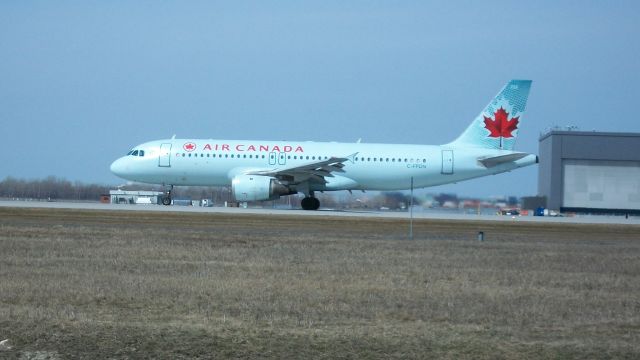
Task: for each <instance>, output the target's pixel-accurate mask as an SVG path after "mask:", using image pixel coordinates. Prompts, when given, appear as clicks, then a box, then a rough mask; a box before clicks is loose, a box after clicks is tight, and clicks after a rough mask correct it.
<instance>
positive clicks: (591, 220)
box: [0, 200, 640, 225]
mask: <svg viewBox="0 0 640 360" xmlns="http://www.w3.org/2000/svg"><path fill="white" fill-rule="evenodd" d="M0 207H18V208H20V207H22V208H24V207H27V208H47V209H79V210H114V211H157V212H181V213H185V212H186V213H211V214H238V215H241V214H252V215H260V214H262V215H282V216H321V217H331V216H335V217H354V218H362V217H366V218H395V219H402V218H406V219H407V220H408V219H409V216H410V215H409V212H407V211H404V212H396V211H376V210H332V209H320V210H318V211H306V210H298V209H272V208H256V207H249V208H235V207H199V206H161V205H130V204H103V203H98V202H64V201H52V202H46V201H15V200H13V201H12V200H1V201H0ZM413 218H414V219H439V220H465V221H469V220H471V221H474V220H477V221H505V222H548V223H570V224H635V225H640V217H637V216H630V217H629V218H625V217H624V216H608V215H575V216H571V217H541V216H501V215H476V214H461V213H450V212H443V211H437V210H431V211H429V210H427V211H414V212H413Z"/></svg>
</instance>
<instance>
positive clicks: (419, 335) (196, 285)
mask: <svg viewBox="0 0 640 360" xmlns="http://www.w3.org/2000/svg"><path fill="white" fill-rule="evenodd" d="M407 229H408V225H407V222H406V221H404V220H398V219H373V218H372V219H369V218H355V219H354V218H338V217H330V216H327V217H315V216H314V217H306V216H304V217H295V216H273V215H264V216H258V215H247V216H238V215H224V214H194V213H171V212H124V211H123V212H120V211H83V210H59V209H17V208H1V209H0V340H4V339H8V341H7V342H6V343H4V344H5V346H4V347H2V348H0V358H10V359H11V358H16V359H67V358H111V359H130V358H169V359H180V358H186V359H190V358H205V359H208V358H325V359H342V358H450V359H463V358H473V359H500V358H505V359H530V358H576V359H584V358H598V359H600V358H630V359H631V358H636V359H637V358H640V227H639V226H632V225H628V226H625V225H573V224H558V223H553V224H549V223H519V222H515V221H514V222H479V221H478V222H476V221H443V220H419V221H415V228H414V233H415V239H414V240H408V239H406V233H407ZM479 230H482V231H484V232H485V241H484V242H478V241H476V235H477V232H478V231H479ZM9 347H10V348H9Z"/></svg>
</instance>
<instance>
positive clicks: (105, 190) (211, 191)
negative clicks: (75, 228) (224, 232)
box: [0, 176, 420, 210]
mask: <svg viewBox="0 0 640 360" xmlns="http://www.w3.org/2000/svg"><path fill="white" fill-rule="evenodd" d="M115 188H116V187H114V186H109V185H100V184H85V183H82V182H79V181H76V182H71V181H69V180H65V179H61V178H57V177H55V176H49V177H47V178H45V179H37V180H25V179H17V178H14V177H7V178H5V179H4V180H2V181H0V198H5V199H21V200H25V199H34V200H52V201H53V200H87V201H98V200H99V199H100V195H108V194H109V190H111V189H115ZM117 188H118V189H120V190H134V191H135V190H153V191H162V187H161V186H157V185H155V186H154V185H146V184H128V185H121V186H118V187H117ZM316 195H317V196H319V197H320V198H321V202H322V205H323V206H324V207H329V208H345V207H347V208H371V209H380V208H386V209H390V210H399V209H405V208H407V207H408V206H409V204H410V203H411V197H410V196H409V195H408V194H405V193H402V192H381V193H378V194H375V195H372V196H366V195H365V196H360V195H355V194H354V195H353V196H350V197H341V198H338V197H336V196H334V194H332V193H324V194H320V193H317V194H316ZM173 196H174V198H176V199H189V200H200V199H211V200H213V202H214V203H215V204H223V203H224V202H225V201H228V202H234V200H233V197H232V194H231V189H230V187H224V186H220V187H213V186H211V187H205V186H179V187H178V186H176V187H175V188H174V189H173ZM300 198H301V195H300V196H298V197H295V196H293V197H286V196H285V197H282V198H280V199H278V200H274V201H270V202H263V203H262V205H263V206H270V205H269V204H271V206H288V205H291V206H294V207H296V206H298V202H299V200H300ZM413 203H414V205H418V204H419V203H420V200H419V199H416V198H414V202H413Z"/></svg>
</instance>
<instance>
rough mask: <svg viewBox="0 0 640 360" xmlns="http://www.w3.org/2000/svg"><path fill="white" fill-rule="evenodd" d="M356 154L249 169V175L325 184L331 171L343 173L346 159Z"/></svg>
mask: <svg viewBox="0 0 640 360" xmlns="http://www.w3.org/2000/svg"><path fill="white" fill-rule="evenodd" d="M355 155H356V154H353V155H350V156H348V157H331V158H329V159H327V160H322V161H316V162H311V163H307V164H303V165H298V166H292V167H283V168H275V169H269V170H257V171H251V172H249V173H248V174H250V175H263V176H273V177H275V178H278V179H281V180H286V181H288V182H290V183H300V182H303V181H307V180H308V181H311V182H318V183H322V184H325V183H327V181H326V180H325V178H326V177H333V173H343V172H344V170H343V169H342V168H343V167H344V165H345V162H347V161H353V157H354V156H355Z"/></svg>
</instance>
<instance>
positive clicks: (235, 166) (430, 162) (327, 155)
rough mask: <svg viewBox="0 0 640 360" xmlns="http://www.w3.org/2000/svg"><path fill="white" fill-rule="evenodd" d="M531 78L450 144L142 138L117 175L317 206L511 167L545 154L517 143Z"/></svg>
mask: <svg viewBox="0 0 640 360" xmlns="http://www.w3.org/2000/svg"><path fill="white" fill-rule="evenodd" d="M530 88H531V80H511V81H509V82H508V83H507V84H506V85H505V86H504V87H503V88H502V90H500V92H499V93H498V94H497V95H496V96H495V97H494V98H493V99H492V100H491V102H490V103H489V104H488V105H487V106H486V107H485V108H484V109H483V110H482V112H481V113H480V115H478V116H477V117H476V118H475V119H474V120H473V121H472V122H471V124H470V125H469V126H468V127H467V129H466V130H465V131H464V132H463V133H462V134H461V135H460V136H459V137H458V138H457V139H455V140H453V141H451V142H449V143H446V144H444V145H405V144H369V143H362V142H360V141H358V142H357V143H338V142H310V141H261V140H214V139H176V138H175V136H174V137H173V138H171V139H165V140H156V141H150V142H146V143H144V144H141V145H138V146H135V147H134V148H133V149H132V150H130V151H129V153H127V155H126V156H123V157H121V158H119V159H117V160H115V161H114V162H113V163H112V164H111V172H113V173H114V174H115V175H117V176H119V177H121V178H123V179H126V180H131V181H135V182H141V183H149V184H160V185H162V186H163V189H164V195H163V196H162V203H163V204H164V205H170V204H171V203H172V199H171V191H172V189H173V187H174V186H229V185H231V188H232V194H233V197H234V199H235V200H236V201H238V202H246V201H263V200H275V199H278V198H280V197H281V196H287V195H293V194H297V193H302V194H304V198H303V199H302V201H301V207H302V208H303V209H304V210H317V209H318V208H319V207H320V201H319V200H318V199H317V198H316V197H315V193H316V192H324V191H337V190H348V191H354V190H362V191H365V190H382V191H384V190H408V189H409V188H412V187H413V188H424V187H429V186H435V185H442V184H448V183H455V182H459V181H463V180H468V179H473V178H477V177H481V176H487V175H493V174H498V173H503V172H507V171H511V170H513V169H516V168H520V167H524V166H528V165H533V164H535V163H537V162H538V157H537V156H536V155H534V154H528V153H524V152H517V151H514V150H513V147H514V143H515V140H516V138H517V136H518V133H519V128H520V123H521V122H522V116H523V114H524V111H525V106H526V103H527V98H528V96H529V90H530Z"/></svg>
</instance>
